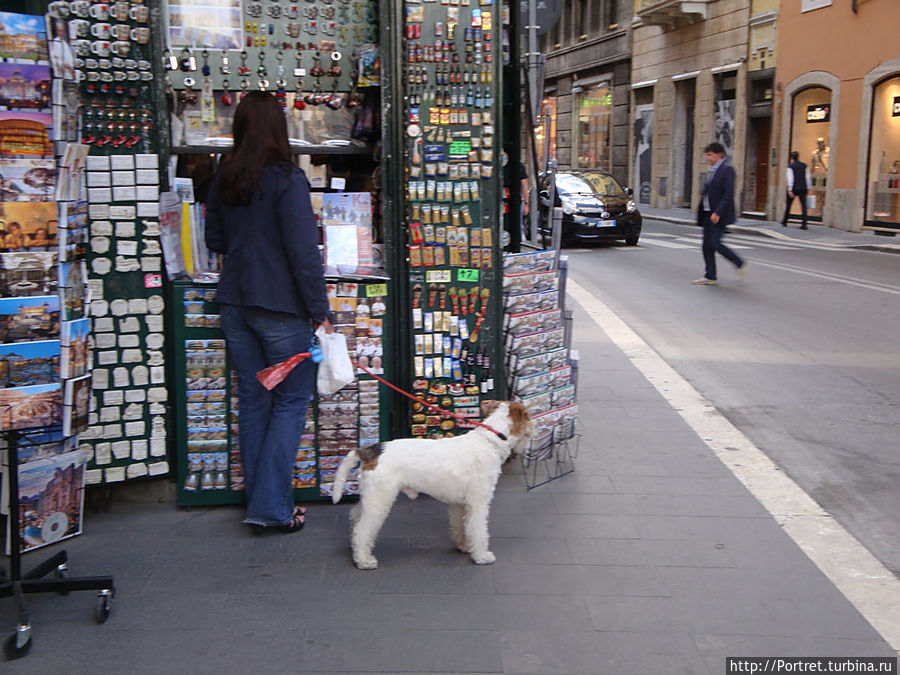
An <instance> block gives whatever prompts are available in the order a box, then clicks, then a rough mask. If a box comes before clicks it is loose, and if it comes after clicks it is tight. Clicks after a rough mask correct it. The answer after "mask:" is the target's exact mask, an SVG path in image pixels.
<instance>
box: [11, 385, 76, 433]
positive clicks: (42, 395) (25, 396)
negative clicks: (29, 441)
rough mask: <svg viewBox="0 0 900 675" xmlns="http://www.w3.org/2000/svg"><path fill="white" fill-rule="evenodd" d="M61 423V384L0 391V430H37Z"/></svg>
mask: <svg viewBox="0 0 900 675" xmlns="http://www.w3.org/2000/svg"><path fill="white" fill-rule="evenodd" d="M61 422H62V384H61V383H59V382H54V383H53V384H34V385H31V386H28V387H15V388H10V389H0V429H3V430H7V429H36V428H38V427H49V426H52V425H54V424H59V423H61Z"/></svg>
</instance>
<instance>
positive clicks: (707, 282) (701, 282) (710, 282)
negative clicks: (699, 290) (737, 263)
mask: <svg viewBox="0 0 900 675" xmlns="http://www.w3.org/2000/svg"><path fill="white" fill-rule="evenodd" d="M744 266H745V267H746V263H745V265H744ZM691 283H692V284H694V285H695V286H718V285H719V282H718V281H716V280H715V279H707V278H706V277H700V278H699V279H694V280H693V281H692V282H691Z"/></svg>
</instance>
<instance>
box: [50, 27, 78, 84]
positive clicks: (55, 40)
mask: <svg viewBox="0 0 900 675" xmlns="http://www.w3.org/2000/svg"><path fill="white" fill-rule="evenodd" d="M45 26H46V28H47V35H48V36H49V37H50V44H49V45H48V51H49V52H50V65H52V66H53V73H54V75H56V77H58V78H61V79H65V80H74V79H75V54H74V53H73V52H72V45H71V38H72V36H71V35H69V24H68V22H67V21H65V20H64V19H60V18H57V17H55V16H52V15H50V14H47V15H46V24H45Z"/></svg>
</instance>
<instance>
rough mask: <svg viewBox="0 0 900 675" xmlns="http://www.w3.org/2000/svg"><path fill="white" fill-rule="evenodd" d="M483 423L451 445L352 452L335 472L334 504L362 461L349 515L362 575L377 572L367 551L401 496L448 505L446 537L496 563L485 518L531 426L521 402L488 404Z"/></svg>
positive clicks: (415, 443) (425, 443)
mask: <svg viewBox="0 0 900 675" xmlns="http://www.w3.org/2000/svg"><path fill="white" fill-rule="evenodd" d="M482 410H483V411H486V412H488V413H490V414H489V416H488V417H487V419H485V420H484V423H485V424H487V425H488V426H490V427H491V428H493V429H496V430H497V431H498V432H500V433H502V434H504V435H505V436H506V437H507V440H502V439H501V438H500V437H498V436H497V435H496V434H494V433H492V432H490V431H488V430H487V429H483V428H481V427H476V428H475V429H473V430H472V431H469V432H468V433H466V434H464V435H462V436H457V437H455V438H444V439H440V440H422V439H414V438H408V439H399V440H395V441H389V442H387V443H382V444H380V446H369V447H368V448H361V449H359V450H351V451H350V452H349V453H348V454H347V456H346V457H345V458H344V459H343V461H342V462H341V465H340V466H339V467H338V470H337V474H336V476H335V480H334V491H333V492H332V496H331V499H332V501H333V502H334V503H335V504H337V503H338V502H339V501H340V500H341V494H342V493H343V491H344V484H345V483H346V481H347V474H348V473H349V472H350V469H351V468H352V467H353V466H354V465H355V464H356V463H357V462H360V461H362V464H363V466H362V469H361V470H360V477H359V495H360V499H359V503H358V504H356V505H355V506H354V507H353V509H352V510H351V512H350V547H351V549H352V552H353V562H354V563H356V566H357V567H358V568H359V569H375V568H376V567H378V560H376V558H375V556H374V555H373V554H372V547H373V546H374V545H375V539H376V537H377V536H378V532H379V530H380V529H381V526H382V524H383V523H384V521H385V519H386V518H387V516H388V514H389V513H390V511H391V506H392V505H393V503H394V500H395V499H396V498H397V493H398V492H403V493H405V494H406V495H407V496H408V497H409V498H410V499H415V498H416V497H417V496H418V495H419V493H420V492H424V493H426V494H429V495H431V496H432V497H434V498H435V499H438V500H440V501H442V502H444V503H446V504H449V506H450V508H449V513H450V538H451V539H452V540H453V543H454V544H455V545H456V547H457V548H458V549H459V550H461V551H465V552H466V553H469V555H470V556H471V557H472V560H473V561H474V562H476V563H477V564H479V565H488V564H490V563H492V562H494V560H495V559H496V558H495V557H494V554H493V553H491V551H490V550H488V515H489V511H490V505H491V500H492V499H493V497H494V488H495V487H496V485H497V479H498V478H499V477H500V470H501V467H502V465H503V462H505V461H506V459H507V458H508V457H509V456H510V454H511V453H516V452H517V451H518V450H519V449H520V448H521V447H522V446H524V445H525V444H526V443H527V442H528V440H529V439H530V438H531V437H532V436H533V435H534V423H533V422H532V421H531V417H530V415H529V414H528V411H527V410H526V409H525V407H524V406H523V405H522V404H521V403H518V402H508V401H501V402H497V401H486V402H484V403H483V404H482Z"/></svg>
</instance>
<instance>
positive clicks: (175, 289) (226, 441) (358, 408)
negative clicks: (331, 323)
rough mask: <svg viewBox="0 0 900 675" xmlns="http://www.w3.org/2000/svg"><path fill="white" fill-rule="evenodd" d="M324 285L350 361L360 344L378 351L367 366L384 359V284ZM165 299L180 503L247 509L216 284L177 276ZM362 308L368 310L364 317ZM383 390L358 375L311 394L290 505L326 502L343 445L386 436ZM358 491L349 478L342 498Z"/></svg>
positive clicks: (234, 397)
mask: <svg viewBox="0 0 900 675" xmlns="http://www.w3.org/2000/svg"><path fill="white" fill-rule="evenodd" d="M326 282H327V286H328V288H329V293H330V300H331V303H332V309H333V314H334V316H335V327H336V330H338V331H339V332H342V333H343V334H344V335H345V336H346V337H347V338H348V341H349V345H350V347H351V348H352V349H355V354H356V357H357V358H360V359H361V358H362V356H364V355H363V354H361V352H362V351H363V350H362V348H361V346H360V345H362V341H363V340H364V339H365V341H366V344H367V345H375V344H376V343H377V345H379V348H378V349H377V352H375V351H374V348H373V353H372V355H371V361H374V359H375V357H376V356H378V357H379V359H380V360H382V361H384V360H388V359H386V358H385V355H389V354H390V349H389V348H388V346H387V345H389V344H390V342H389V341H386V340H385V339H384V336H383V322H384V317H385V316H386V303H385V302H384V299H386V298H387V297H388V296H389V293H388V285H387V283H386V280H385V279H372V278H359V277H355V278H353V279H352V280H350V279H341V278H332V277H329V278H327V279H326ZM340 287H343V288H340ZM339 288H340V290H339ZM351 293H352V295H351ZM170 294H171V295H170V298H169V301H170V306H171V307H172V308H173V312H172V320H173V326H172V335H173V339H172V342H173V354H172V357H171V358H172V365H173V379H174V395H173V398H172V400H173V403H174V408H175V410H174V415H175V420H176V432H175V443H176V459H175V462H176V467H177V480H178V503H179V505H181V506H197V505H211V504H240V503H243V501H244V491H243V469H242V466H241V456H240V427H239V425H238V414H237V413H238V407H237V405H238V404H237V395H236V381H237V380H236V375H235V374H234V373H233V371H232V370H231V368H230V364H229V359H228V357H227V354H226V350H225V338H224V334H223V333H222V331H221V329H220V327H219V310H218V305H217V303H216V302H215V286H212V285H208V284H207V285H200V284H196V283H194V282H191V281H189V280H178V281H175V282H173V283H172V284H171V287H170ZM379 299H380V301H379ZM363 305H365V307H366V310H367V311H366V312H362V311H361V308H362V306H363ZM376 305H377V306H376ZM373 314H374V318H375V320H376V321H378V328H377V329H376V328H375V327H374V326H373V322H372V318H373V316H372V315H373ZM373 331H374V332H375V333H376V334H372V333H373ZM367 358H370V357H367ZM367 363H370V362H369V361H367ZM370 365H371V363H370ZM384 389H385V388H384V387H382V385H380V384H379V383H378V382H377V381H376V380H375V379H374V378H372V377H370V376H369V375H366V374H364V373H358V375H357V381H356V382H355V383H354V384H353V385H348V386H347V387H344V388H343V389H341V390H340V391H339V392H337V393H336V394H334V395H332V396H321V395H318V394H316V395H314V397H313V401H312V404H311V405H310V407H309V410H308V414H307V423H306V428H305V429H304V432H303V437H302V439H301V445H300V447H299V448H298V449H297V456H296V461H295V468H294V475H293V481H294V499H295V500H296V501H313V500H325V499H329V498H330V495H331V484H332V483H333V481H334V471H335V469H336V468H337V464H338V462H339V461H340V459H341V458H342V456H343V454H344V453H345V452H346V449H347V448H348V447H357V446H358V445H367V444H370V443H376V442H378V441H380V440H384V439H386V438H387V428H388V411H389V409H390V408H389V405H390V398H389V396H388V394H387V391H386V390H384ZM355 488H356V484H355V482H354V481H353V480H351V481H350V482H349V483H348V485H347V488H346V494H354V492H355Z"/></svg>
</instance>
